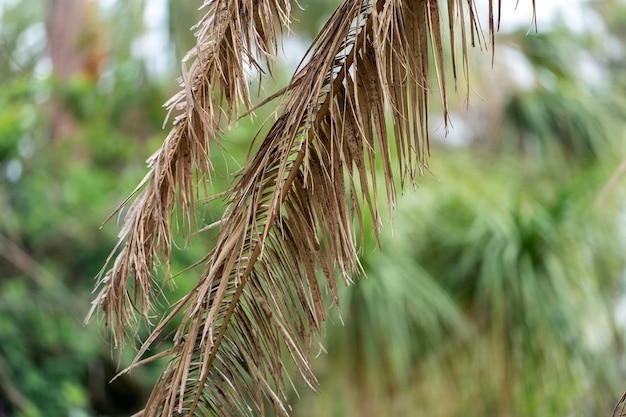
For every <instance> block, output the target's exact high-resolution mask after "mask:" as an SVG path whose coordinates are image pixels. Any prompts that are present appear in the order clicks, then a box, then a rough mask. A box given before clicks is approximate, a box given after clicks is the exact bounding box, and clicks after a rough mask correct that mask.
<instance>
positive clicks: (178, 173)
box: [88, 0, 289, 346]
mask: <svg viewBox="0 0 626 417" xmlns="http://www.w3.org/2000/svg"><path fill="white" fill-rule="evenodd" d="M203 8H204V9H205V10H206V13H205V15H204V17H203V18H202V19H201V20H200V22H198V24H197V25H196V26H195V27H194V29H196V30H197V32H196V38H197V44H196V47H195V48H193V49H192V50H190V51H189V52H188V53H187V55H186V57H185V58H184V59H183V65H182V73H183V75H182V77H181V79H180V80H179V81H180V85H181V90H180V91H179V92H178V93H177V94H175V95H174V96H173V97H172V98H171V99H170V100H169V101H168V102H167V103H166V104H165V106H166V107H167V108H168V109H169V112H170V113H171V112H177V113H178V115H177V116H176V118H175V119H174V126H173V128H172V129H171V131H170V133H169V135H168V136H167V138H166V139H165V142H164V144H163V146H162V147H161V148H160V149H159V150H158V151H157V152H156V153H155V154H154V155H153V156H152V157H150V159H149V160H148V165H149V167H150V168H151V169H150V172H149V173H148V174H147V175H146V177H145V178H144V179H143V180H142V181H141V183H140V184H139V186H138V187H137V188H136V189H135V191H133V193H132V194H131V195H130V196H129V197H128V199H126V201H124V202H123V203H122V205H120V207H118V208H117V210H116V211H115V212H114V213H113V214H112V215H111V217H112V216H113V215H114V214H115V213H118V212H121V210H122V208H123V207H124V206H126V205H127V204H128V203H129V201H130V200H131V199H132V198H133V197H135V196H137V198H136V199H135V201H134V202H133V203H132V204H131V205H130V207H129V208H128V212H127V213H126V215H125V219H124V225H123V227H122V229H121V231H120V234H119V238H120V241H119V243H118V245H117V246H116V247H115V249H114V250H113V252H112V253H111V255H110V256H109V258H108V259H107V262H106V265H105V268H103V270H102V271H101V273H100V274H99V277H100V279H99V286H101V289H100V291H99V294H98V296H97V297H96V299H95V300H94V302H93V308H92V310H91V311H90V313H89V315H88V317H91V316H92V314H93V313H94V311H95V308H96V307H98V306H100V307H102V309H103V310H104V312H105V322H106V325H107V326H108V325H109V324H111V325H113V327H114V329H115V332H114V333H113V334H114V338H115V345H116V346H118V345H120V344H122V343H123V341H124V336H125V333H126V330H127V329H128V328H132V327H133V324H134V323H135V314H134V313H135V312H136V311H140V312H141V314H142V315H143V317H145V318H146V319H147V318H148V316H149V315H150V313H151V311H152V309H153V308H152V298H153V295H154V283H153V282H152V272H153V269H154V266H155V261H156V259H157V258H158V257H159V255H162V257H163V259H165V260H166V262H169V259H170V254H171V240H172V239H171V224H170V220H171V213H172V212H173V210H174V207H175V206H176V205H177V204H178V206H179V208H180V209H181V210H182V213H183V215H182V221H183V224H184V226H185V227H184V229H187V230H188V231H191V229H192V228H196V223H195V207H196V197H197V190H196V187H197V184H196V182H197V181H195V179H197V180H198V181H199V182H203V181H204V182H210V171H211V158H210V153H209V141H210V140H215V141H217V139H218V138H219V135H220V126H221V123H222V118H225V119H226V120H231V119H232V118H233V117H235V116H236V115H237V114H238V113H239V112H240V109H239V105H240V103H243V105H244V106H245V108H246V109H249V108H251V100H250V94H249V92H248V87H247V84H248V83H247V80H246V68H245V67H244V63H247V64H248V65H249V66H250V67H251V68H257V69H259V70H260V69H261V64H260V63H259V60H258V58H266V57H270V56H271V55H272V53H273V52H274V51H275V47H276V30H275V28H276V26H275V22H274V19H275V18H278V19H279V20H280V23H281V26H280V27H283V26H287V25H288V22H289V1H288V0H263V1H255V0H236V1H226V0H207V1H205V2H204V5H203ZM187 62H192V64H191V66H190V68H188V69H187V66H186V63H187ZM222 104H224V105H223V106H222ZM194 176H195V177H194ZM116 254H117V255H116ZM114 256H116V258H115V262H114V263H113V266H112V268H111V269H110V270H108V271H107V270H106V267H107V265H109V264H110V262H111V261H112V260H113V257H114Z"/></svg>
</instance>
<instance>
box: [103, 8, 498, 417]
mask: <svg viewBox="0 0 626 417" xmlns="http://www.w3.org/2000/svg"><path fill="white" fill-rule="evenodd" d="M253 3H254V5H253ZM259 3H264V4H265V3H267V4H268V6H267V8H266V10H267V11H273V12H276V11H279V10H285V9H284V8H283V9H280V8H279V7H278V5H277V4H276V3H277V2H270V1H265V2H243V1H231V2H217V1H209V2H207V4H208V7H209V10H210V14H211V16H212V17H211V19H209V20H207V21H206V24H205V25H204V26H202V27H203V28H204V30H206V31H214V32H215V31H218V29H215V28H216V27H217V28H219V27H221V26H220V25H226V27H227V28H228V27H230V26H228V25H227V24H226V23H224V22H225V21H226V22H230V20H229V19H226V20H224V19H223V18H222V17H223V16H229V15H227V14H222V13H226V12H224V11H223V10H229V11H233V10H237V7H244V9H242V10H247V11H248V13H247V14H246V13H242V12H240V13H239V14H238V15H236V16H235V17H236V19H235V20H237V22H238V23H236V24H235V27H237V28H238V29H239V30H241V32H240V33H246V32H245V31H246V30H247V29H246V28H249V27H255V28H256V36H255V40H256V41H257V44H260V45H262V46H263V42H259V40H258V39H257V38H258V37H262V36H263V35H264V34H266V31H269V29H268V26H269V25H270V23H269V20H267V21H266V24H261V25H259V23H258V22H257V21H256V19H252V20H254V25H256V26H253V23H252V20H248V21H245V19H244V18H245V17H250V16H259V15H260V14H262V13H261V12H259V11H258V10H257V9H256V7H258V6H257V5H258V4H259ZM490 3H491V2H490ZM219 5H225V6H224V7H226V9H221V8H219V7H218V6H219ZM246 7H247V8H246ZM263 7H266V6H263ZM441 11H442V9H441V6H440V5H439V4H438V2H437V1H435V0H428V1H411V2H406V1H401V0H377V1H373V0H343V1H342V2H341V3H340V5H339V6H338V7H337V9H336V11H335V12H334V13H333V15H332V16H331V17H330V19H329V20H328V23H327V24H326V25H325V26H324V28H322V30H321V32H320V34H319V35H318V36H317V38H316V39H315V40H314V44H313V46H312V48H311V49H310V51H309V54H308V60H307V61H306V63H304V64H302V65H301V67H300V68H299V69H298V70H297V72H296V74H295V75H294V77H293V79H292V82H291V83H290V85H289V86H288V87H287V88H286V89H285V90H283V91H282V92H281V93H282V96H283V100H284V101H283V107H282V111H281V112H280V114H279V115H278V117H277V119H276V122H275V123H274V124H273V125H272V126H271V128H270V129H269V133H268V134H267V135H266V136H265V138H264V140H263V141H262V143H261V145H260V148H259V150H258V151H257V152H256V154H255V155H254V156H253V157H252V158H251V159H250V160H249V161H248V162H247V164H246V166H245V167H244V169H243V170H242V172H241V173H240V175H239V177H238V179H237V181H236V183H235V184H234V185H233V187H232V188H231V189H230V190H229V191H228V192H227V194H226V199H227V201H228V203H229V204H228V209H227V211H226V213H225V214H224V216H223V218H222V220H221V221H220V222H219V224H220V227H221V230H220V233H219V236H218V238H217V241H216V245H215V248H214V249H213V250H212V251H211V252H210V253H209V254H208V255H207V257H206V258H205V266H204V269H203V271H202V273H201V275H200V279H199V282H198V284H197V285H196V286H195V287H194V288H193V289H192V290H191V291H190V292H189V293H188V294H187V295H186V296H185V297H184V298H183V299H181V300H179V301H178V302H177V303H176V304H175V305H174V307H173V308H172V309H171V311H170V312H169V314H168V315H167V316H166V317H164V318H163V319H162V320H161V321H160V322H159V324H158V325H157V326H155V328H154V329H153V331H152V333H151V335H150V336H149V337H148V338H147V339H146V340H145V341H144V343H143V345H142V347H141V348H140V350H139V352H138V354H137V357H136V361H139V360H140V358H142V357H143V355H144V354H145V353H146V352H147V351H148V349H149V348H150V347H151V346H152V345H153V344H154V343H155V342H156V341H157V340H158V339H160V338H161V337H163V333H164V332H165V331H166V328H169V327H170V326H171V325H172V324H173V321H174V320H175V319H176V320H178V319H181V321H180V324H179V325H178V327H177V330H176V331H175V334H174V340H173V342H174V343H173V347H172V348H171V349H170V350H169V351H167V352H165V353H164V354H162V355H159V356H169V357H170V360H169V362H168V364H167V365H166V366H165V368H164V370H163V373H162V374H161V376H160V378H159V381H158V382H157V384H156V386H155V388H154V390H153V392H152V395H151V397H150V399H149V401H148V403H147V405H146V408H145V410H144V411H143V412H141V413H140V414H141V415H144V416H172V415H188V416H191V415H207V414H217V415H248V416H253V415H265V408H266V406H267V405H268V404H269V406H270V407H271V408H273V410H274V412H275V413H276V414H278V415H282V416H287V415H288V414H289V413H288V406H287V405H286V400H287V388H286V383H285V379H286V377H287V375H286V372H285V368H284V364H283V361H282V356H281V355H282V354H283V353H285V354H288V355H289V356H290V358H291V359H292V361H293V362H294V364H295V366H296V369H297V370H298V372H299V373H300V375H301V376H302V377H303V378H304V379H305V381H307V382H308V383H309V385H311V386H313V387H314V386H315V384H316V380H315V376H314V375H313V373H312V372H311V368H310V366H309V361H308V357H309V356H310V351H311V350H312V349H316V344H315V336H316V334H318V333H319V331H320V329H321V324H322V322H323V321H324V319H325V308H326V306H325V305H324V302H323V300H322V291H323V288H324V287H325V288H326V290H327V291H328V292H329V293H330V294H331V297H332V299H333V301H334V303H335V304H337V303H338V295H337V283H336V276H341V277H342V278H343V279H344V281H346V282H349V281H350V279H351V278H350V277H351V276H352V275H353V274H354V273H356V272H359V271H360V267H359V263H358V258H357V247H358V245H357V242H356V233H357V230H362V229H363V224H364V221H365V218H366V215H368V214H369V215H370V216H371V217H372V220H373V224H374V231H375V233H378V229H379V225H380V219H379V214H378V208H377V203H376V202H377V199H378V193H379V191H378V189H379V185H378V184H377V181H376V175H375V171H376V166H377V164H381V165H382V169H383V172H384V187H385V192H386V197H387V200H388V201H389V204H390V206H393V205H394V202H395V195H396V190H395V178H394V177H395V175H394V172H395V170H394V168H393V167H392V163H391V160H392V156H391V153H392V152H394V150H395V152H396V153H397V160H398V161H399V178H400V183H401V184H402V185H404V184H405V183H407V182H411V183H412V182H414V181H415V179H416V177H417V176H418V175H419V174H420V173H421V172H422V171H423V170H424V169H425V167H426V158H427V156H428V154H429V146H428V130H429V127H428V110H429V95H430V94H431V93H432V91H433V90H434V89H432V88H431V87H430V84H429V80H430V79H431V78H434V79H435V80H436V85H437V89H438V90H439V95H440V98H441V103H442V105H443V112H444V117H445V118H446V119H447V105H446V102H447V98H446V95H447V91H446V74H445V71H444V48H443V32H444V30H443V25H444V24H443V21H444V19H442V17H441ZM447 11H448V16H449V25H448V27H449V32H450V35H451V36H450V39H451V51H452V55H453V56H455V55H456V53H455V52H454V51H455V42H456V37H457V36H456V32H455V31H457V30H458V32H460V36H461V41H462V44H463V45H462V46H463V52H462V56H461V58H462V61H463V67H464V68H467V48H466V44H467V43H468V36H469V35H471V38H472V39H475V38H478V39H482V34H481V31H479V24H478V20H477V13H476V10H475V5H474V2H473V0H448V2H447ZM232 13H235V12H232ZM235 14H236V13H235ZM264 16H265V17H266V18H267V19H269V17H268V16H269V14H268V15H264ZM468 16H469V24H468V22H467V21H466V19H468ZM231 17H232V16H231ZM490 20H491V21H492V20H493V14H492V13H491V14H490ZM459 21H460V22H461V24H460V29H457V25H458V22H459ZM246 25H248V26H246ZM259 28H262V29H259ZM490 28H492V30H493V23H490ZM227 32H228V29H223V32H219V31H218V32H217V34H213V35H210V39H213V38H215V37H216V38H217V39H218V40H222V41H223V39H227V40H228V41H224V42H225V44H224V45H227V46H224V48H225V49H219V53H217V52H215V51H216V49H215V48H216V46H215V45H218V44H219V43H217V44H214V43H211V42H209V43H208V45H206V47H207V48H208V51H209V52H207V55H206V56H205V55H203V54H204V52H202V51H204V49H203V48H202V47H201V46H199V47H198V48H196V50H197V51H198V52H196V53H197V54H198V60H197V61H196V65H197V66H196V67H192V71H191V72H190V74H193V75H194V76H193V77H192V76H183V85H184V87H185V89H184V91H181V93H179V95H178V96H176V97H175V98H174V99H173V101H172V103H182V104H183V105H182V107H183V110H184V112H183V113H182V115H181V116H179V118H178V119H177V122H176V124H175V128H174V130H173V133H171V134H170V136H169V137H168V140H167V141H166V145H165V147H164V148H163V150H161V152H160V153H159V154H158V156H157V157H156V159H154V161H155V162H154V168H153V173H152V174H151V175H150V176H149V178H148V185H147V187H146V188H145V189H144V191H143V192H142V193H141V194H140V195H139V196H138V197H137V200H136V202H135V203H134V204H133V206H131V209H130V212H129V214H128V215H127V220H126V223H125V227H124V229H123V234H122V238H124V237H125V238H126V246H124V248H123V249H122V252H121V253H120V255H118V257H117V260H116V261H115V264H114V266H113V269H112V270H111V271H109V272H108V273H107V274H106V275H105V278H104V281H105V283H104V287H103V289H102V291H101V293H100V295H99V297H98V299H96V301H95V305H102V307H103V309H104V310H105V315H106V317H107V318H108V320H107V322H110V321H111V320H110V319H111V318H112V317H113V318H115V319H116V320H115V321H114V322H113V324H114V327H115V330H116V331H117V332H118V336H119V337H121V336H122V335H123V330H120V328H123V326H125V325H127V324H128V323H129V322H131V320H132V318H133V317H134V313H133V311H132V309H131V308H129V307H137V306H136V304H137V303H136V300H137V298H139V299H140V301H141V303H140V306H141V307H142V308H143V310H142V312H143V313H144V315H145V314H146V312H145V309H146V306H148V305H149V302H150V289H151V285H150V282H149V281H150V279H149V277H150V272H151V270H152V266H153V265H152V263H153V260H154V258H155V257H156V256H157V252H158V251H159V250H162V251H164V252H165V257H166V258H167V257H168V256H169V246H168V245H169V240H170V232H169V224H168V222H167V220H166V219H168V218H169V214H170V213H171V211H172V205H173V204H174V202H173V201H174V198H173V197H172V195H173V194H174V187H175V186H178V188H179V189H180V190H181V191H179V195H178V199H177V200H178V203H179V204H180V205H182V206H183V207H184V208H185V213H187V216H188V217H187V220H186V223H187V224H188V226H189V227H195V224H193V218H194V217H193V210H194V207H195V204H197V201H196V200H195V198H194V193H193V189H194V186H195V182H194V179H193V175H194V173H193V170H192V168H193V167H194V166H193V164H191V163H185V162H184V161H186V160H188V158H191V160H193V161H197V162H204V163H205V164H209V162H208V157H209V155H208V151H207V146H206V142H205V140H206V139H205V138H207V137H211V138H213V137H215V136H217V134H218V133H219V128H218V126H219V124H218V122H219V117H218V116H216V114H217V113H218V112H217V110H215V109H214V107H215V106H216V104H215V103H213V102H212V101H211V99H212V97H211V95H210V94H207V92H212V91H217V92H218V94H219V96H220V98H223V100H221V101H220V102H219V103H221V102H222V101H225V102H226V103H227V107H226V114H227V116H229V117H230V116H232V114H233V113H236V112H237V110H238V109H237V105H236V104H235V103H236V102H240V101H243V102H244V103H245V104H246V105H247V104H249V102H248V99H247V95H245V94H244V93H243V91H245V88H244V87H243V84H242V78H239V77H238V76H233V75H232V74H230V73H229V74H226V73H225V72H228V71H235V73H236V74H241V73H242V71H243V68H242V67H241V62H242V61H241V60H245V59H251V56H249V55H248V53H249V51H248V52H247V53H243V54H237V57H238V58H239V59H240V61H238V62H239V64H236V63H233V64H232V65H233V67H228V66H225V65H221V66H220V65H219V64H218V63H216V64H211V62H213V61H212V60H211V59H215V60H218V58H215V57H214V56H215V55H217V56H218V57H219V59H222V58H223V59H224V60H228V59H230V58H231V57H233V59H235V58H234V55H235V54H233V51H232V50H231V49H230V48H234V46H233V45H235V44H238V42H239V41H238V40H233V39H232V38H231V36H222V37H220V36H219V35H220V33H227ZM468 32H469V34H468ZM232 36H235V34H234V32H233V34H232ZM244 39H245V38H244ZM483 41H484V40H483ZM247 42H250V40H248V41H247ZM481 42H482V41H481ZM261 49H262V50H266V49H269V48H265V49H263V47H262V48H261ZM210 51H213V52H210ZM237 51H242V49H241V48H240V49H237ZM224 55H225V57H224ZM212 57H213V58H212ZM219 62H221V61H219ZM228 62H230V61H228ZM211 65H215V66H216V68H217V69H216V70H215V72H210V73H206V72H204V70H201V69H203V68H204V67H206V66H208V67H209V68H210V66H211ZM453 67H456V60H455V61H454V62H453ZM194 68H196V70H195V71H194ZM198 74H201V75H198ZM456 74H457V72H456V69H454V77H455V78H456ZM195 77H199V78H198V79H199V80H200V81H198V83H200V84H194V81H195V80H196V79H197V78H195ZM210 77H216V78H210ZM207 80H208V81H207ZM215 80H219V81H215ZM206 82H208V83H209V84H208V85H210V86H211V88H212V89H210V90H201V87H202V86H204V84H202V83H206ZM216 86H220V87H216ZM216 88H217V90H216ZM201 91H203V93H202V94H200V92H201ZM198 94H199V95H198ZM185 100H186V101H185ZM248 107H249V106H248ZM387 110H389V112H388V111H387ZM181 124H182V125H183V127H179V126H180V125H181ZM388 124H392V125H393V131H394V134H395V141H392V135H391V134H390V133H389V132H388V131H387V125H388ZM180 129H183V132H186V133H185V134H182V133H176V132H178V131H179V130H180ZM174 145H175V146H174ZM168 164H169V165H168ZM177 164H179V165H177ZM162 166H166V168H165V169H163V168H161V167H162ZM207 170H208V169H203V170H201V173H202V175H200V176H199V180H204V179H205V177H204V173H205V172H206V171H207ZM120 245H121V243H120ZM318 271H321V273H320V276H319V277H318V273H317V272H318ZM130 276H134V281H132V280H130V278H129V277H130ZM322 281H323V282H324V283H325V284H324V285H322ZM129 284H130V285H131V288H130V289H129V288H128V287H129ZM177 322H178V321H177ZM148 360H150V359H148Z"/></svg>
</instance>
